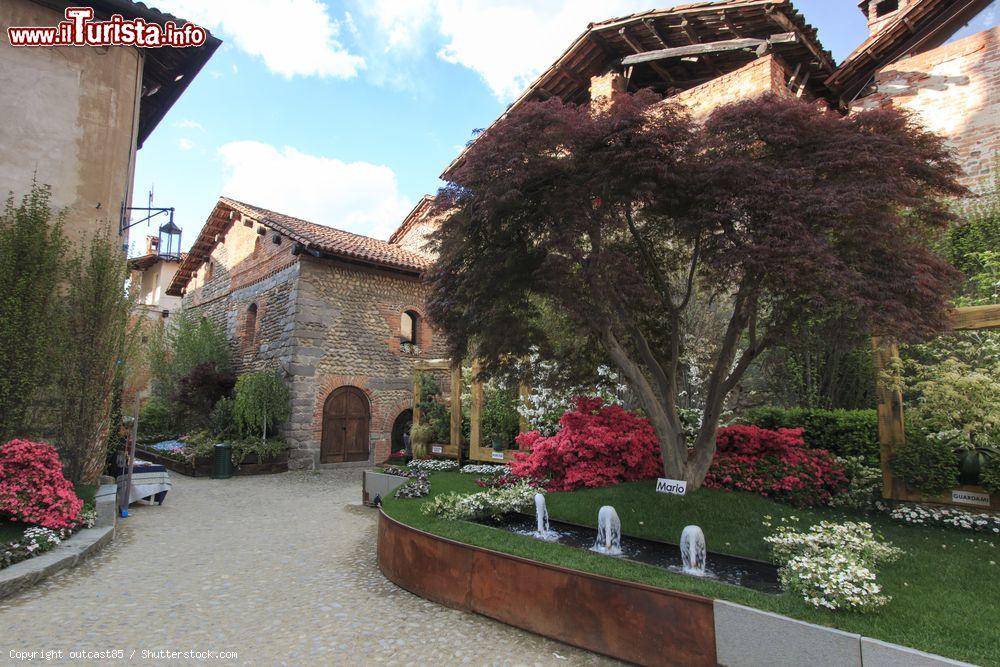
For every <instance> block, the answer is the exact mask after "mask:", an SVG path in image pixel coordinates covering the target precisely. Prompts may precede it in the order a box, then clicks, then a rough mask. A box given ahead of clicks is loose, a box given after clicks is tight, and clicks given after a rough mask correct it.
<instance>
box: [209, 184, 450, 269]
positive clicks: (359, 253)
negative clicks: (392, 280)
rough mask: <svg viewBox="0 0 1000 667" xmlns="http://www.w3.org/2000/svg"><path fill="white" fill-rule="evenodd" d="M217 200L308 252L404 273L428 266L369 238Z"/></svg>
mask: <svg viewBox="0 0 1000 667" xmlns="http://www.w3.org/2000/svg"><path fill="white" fill-rule="evenodd" d="M219 201H220V202H222V203H224V204H226V205H228V206H230V207H232V208H233V209H235V210H237V211H239V212H240V213H243V214H244V215H248V216H250V217H251V218H254V219H256V220H257V221H258V222H261V223H263V224H265V225H267V226H268V227H271V228H273V229H274V230H275V231H277V232H281V233H282V234H284V235H285V236H288V237H289V238H291V239H293V240H295V241H298V242H299V243H301V244H302V245H304V246H306V248H309V249H312V250H319V251H320V252H324V253H329V254H331V255H338V256H341V257H345V258H347V259H356V260H361V261H363V262H369V263H372V264H377V265H380V266H386V267H389V268H396V269H403V270H407V271H424V270H425V269H427V268H429V267H430V265H431V261H430V260H429V259H427V258H426V257H422V256H420V255H418V254H416V253H412V252H410V251H408V250H404V249H403V248H401V247H399V246H397V245H393V244H391V243H387V242H386V241H381V240H379V239H373V238H371V237H370V236H362V235H361V234H353V233H351V232H345V231H343V230H341V229H335V228H333V227H327V226H326V225H318V224H316V223H314V222H309V221H308V220H302V219H300V218H295V217H292V216H290V215H285V214H284V213H278V212H276V211H270V210H268V209H266V208H260V207H259V206H253V205H252V204H247V203H244V202H241V201H237V200H235V199H230V198H228V197H220V198H219Z"/></svg>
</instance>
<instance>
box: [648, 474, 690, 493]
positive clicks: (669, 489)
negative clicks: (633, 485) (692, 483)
mask: <svg viewBox="0 0 1000 667" xmlns="http://www.w3.org/2000/svg"><path fill="white" fill-rule="evenodd" d="M687 488H688V483H687V482H685V481H683V480H680V479H664V478H663V477H661V478H659V479H658V480H656V492H657V493H672V494H674V495H675V496H683V495H684V494H685V493H686V492H687Z"/></svg>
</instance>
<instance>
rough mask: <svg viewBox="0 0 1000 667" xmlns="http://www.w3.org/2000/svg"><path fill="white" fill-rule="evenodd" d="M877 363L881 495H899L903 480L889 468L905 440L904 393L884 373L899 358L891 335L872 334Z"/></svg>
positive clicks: (876, 395) (876, 390) (893, 496)
mask: <svg viewBox="0 0 1000 667" xmlns="http://www.w3.org/2000/svg"><path fill="white" fill-rule="evenodd" d="M872 351H873V354H874V365H875V383H876V384H875V397H876V400H877V402H878V440H879V444H880V445H881V446H880V448H879V452H880V459H881V463H882V497H883V498H900V497H901V496H902V493H903V491H904V490H903V489H902V488H901V486H902V483H901V482H900V481H898V480H897V479H896V478H895V477H894V476H893V474H892V471H891V470H890V469H889V460H890V459H891V458H892V454H893V452H895V451H896V450H897V449H899V448H900V447H902V446H903V445H904V444H905V443H906V430H905V425H904V423H903V393H902V392H901V391H900V390H899V389H898V388H896V387H890V386H887V385H886V383H885V382H884V381H883V378H882V374H883V372H884V371H885V369H886V368H888V367H889V366H891V365H893V364H894V363H896V362H897V360H898V359H899V346H898V345H897V344H896V341H895V340H893V339H892V338H872Z"/></svg>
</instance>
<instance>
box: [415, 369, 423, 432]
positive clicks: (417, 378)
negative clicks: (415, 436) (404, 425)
mask: <svg viewBox="0 0 1000 667" xmlns="http://www.w3.org/2000/svg"><path fill="white" fill-rule="evenodd" d="M420 373H421V371H420V370H419V369H417V370H414V371H413V425H414V426H419V425H420V408H419V407H418V406H419V405H420Z"/></svg>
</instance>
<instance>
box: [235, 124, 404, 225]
mask: <svg viewBox="0 0 1000 667" xmlns="http://www.w3.org/2000/svg"><path fill="white" fill-rule="evenodd" d="M219 153H220V154H221V156H222V160H223V163H224V165H225V182H224V185H223V193H224V194H225V195H226V196H230V197H233V198H234V199H239V200H241V201H245V202H247V203H248V204H253V205H255V206H261V207H263V208H268V209H271V210H273V211H278V212H281V213H286V214H288V215H292V216H295V217H297V218H302V219H304V220H308V221H310V222H315V223H317V224H321V225H327V226H330V227H336V228H337V229H344V230H347V231H351V232H355V233H358V234H366V235H368V236H374V237H376V238H382V239H384V238H388V236H389V234H391V233H392V231H393V230H394V229H395V228H396V227H397V226H398V225H399V223H400V222H402V221H403V218H404V217H405V216H406V214H407V212H408V211H409V210H410V208H411V207H412V203H411V202H410V201H409V200H408V199H407V198H406V197H404V196H403V195H402V194H401V193H400V192H399V184H398V183H397V181H396V174H395V173H394V172H393V171H392V169H390V168H389V167H386V166H384V165H377V164H371V163H368V162H344V161H342V160H338V159H336V158H328V157H322V156H319V155H309V154H307V153H302V152H301V151H298V150H296V149H295V148H291V147H289V146H285V147H284V148H281V149H278V148H276V147H275V146H271V145H269V144H265V143H261V142H258V141H235V142H232V143H228V144H224V145H223V146H221V147H220V148H219Z"/></svg>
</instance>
